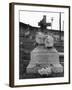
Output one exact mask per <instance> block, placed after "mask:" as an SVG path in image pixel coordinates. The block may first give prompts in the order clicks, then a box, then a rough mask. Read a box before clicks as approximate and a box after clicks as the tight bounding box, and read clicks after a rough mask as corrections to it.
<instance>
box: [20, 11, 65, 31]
mask: <svg viewBox="0 0 72 90" xmlns="http://www.w3.org/2000/svg"><path fill="white" fill-rule="evenodd" d="M43 15H46V22H47V23H48V22H51V18H52V17H53V24H52V29H55V30H59V13H50V12H28V11H20V22H23V23H26V24H30V25H31V26H35V27H39V26H38V22H39V21H40V20H42V18H43ZM63 21H64V13H62V14H61V30H63V28H64V27H63ZM47 28H50V29H51V27H47Z"/></svg>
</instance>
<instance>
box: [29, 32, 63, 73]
mask: <svg viewBox="0 0 72 90" xmlns="http://www.w3.org/2000/svg"><path fill="white" fill-rule="evenodd" d="M45 37H46V39H45ZM45 37H44V35H43V34H41V33H39V34H38V35H37V37H36V42H37V43H38V46H37V47H36V48H35V49H34V50H32V52H31V60H30V63H29V65H28V67H27V73H37V72H38V69H41V68H46V67H48V66H49V65H51V66H52V72H54V73H60V72H63V67H62V65H61V64H60V62H59V54H58V52H57V50H56V49H55V48H54V47H53V43H54V41H53V38H52V37H51V36H48V37H47V36H45ZM44 39H45V40H44ZM43 42H44V44H45V45H44V44H43Z"/></svg>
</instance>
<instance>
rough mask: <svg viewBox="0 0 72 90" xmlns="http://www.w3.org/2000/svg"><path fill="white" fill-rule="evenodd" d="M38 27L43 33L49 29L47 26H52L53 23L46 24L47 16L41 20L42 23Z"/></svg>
mask: <svg viewBox="0 0 72 90" xmlns="http://www.w3.org/2000/svg"><path fill="white" fill-rule="evenodd" d="M38 26H40V28H41V31H43V30H45V29H47V26H51V23H47V22H46V15H44V16H43V19H42V20H40V22H39V23H38Z"/></svg>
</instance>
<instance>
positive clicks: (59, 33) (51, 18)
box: [10, 3, 70, 87]
mask: <svg viewBox="0 0 72 90" xmlns="http://www.w3.org/2000/svg"><path fill="white" fill-rule="evenodd" d="M69 32H70V6H57V5H42V4H23V3H11V4H10V86H11V87H14V86H37V85H53V84H64V83H65V84H66V83H70V58H69V56H70V51H69V48H70V47H69V46H70V44H69V43H70V37H69V36H70V34H69Z"/></svg>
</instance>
